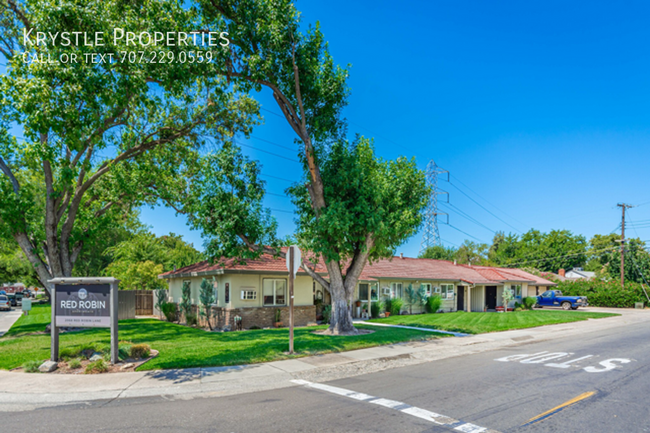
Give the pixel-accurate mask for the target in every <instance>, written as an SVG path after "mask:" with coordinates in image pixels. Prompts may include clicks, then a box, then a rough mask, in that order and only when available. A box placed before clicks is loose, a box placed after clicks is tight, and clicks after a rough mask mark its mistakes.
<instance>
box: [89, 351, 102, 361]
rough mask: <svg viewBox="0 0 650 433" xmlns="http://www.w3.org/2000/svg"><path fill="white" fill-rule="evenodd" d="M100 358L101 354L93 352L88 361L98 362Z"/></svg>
mask: <svg viewBox="0 0 650 433" xmlns="http://www.w3.org/2000/svg"><path fill="white" fill-rule="evenodd" d="M102 358H103V356H102V354H101V353H97V352H95V353H93V356H91V357H90V359H89V361H90V362H95V361H97V360H100V359H102Z"/></svg>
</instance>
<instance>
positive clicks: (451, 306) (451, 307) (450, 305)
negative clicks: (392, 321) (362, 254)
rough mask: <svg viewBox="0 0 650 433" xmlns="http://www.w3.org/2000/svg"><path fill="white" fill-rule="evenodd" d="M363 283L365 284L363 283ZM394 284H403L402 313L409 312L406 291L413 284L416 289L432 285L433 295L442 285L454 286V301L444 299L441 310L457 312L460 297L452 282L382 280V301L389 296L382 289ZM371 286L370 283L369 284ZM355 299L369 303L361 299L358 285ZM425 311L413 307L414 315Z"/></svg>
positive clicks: (380, 284) (380, 281)
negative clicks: (457, 299) (457, 298)
mask: <svg viewBox="0 0 650 433" xmlns="http://www.w3.org/2000/svg"><path fill="white" fill-rule="evenodd" d="M362 283H363V282H362ZM393 283H401V284H402V296H401V298H402V299H403V300H404V306H403V307H402V311H409V306H408V304H406V299H405V298H406V289H407V288H408V285H409V284H412V285H413V287H414V288H416V289H418V288H419V287H420V284H424V283H428V284H431V291H432V294H436V293H435V287H440V285H441V284H452V285H453V286H454V297H453V298H452V299H444V300H443V301H442V304H441V306H440V309H441V310H443V311H456V297H457V296H458V286H457V285H456V284H457V283H454V282H450V281H437V280H417V281H412V280H411V281H405V280H399V279H381V280H379V298H380V299H382V300H383V299H387V298H388V296H386V295H382V293H381V292H382V288H384V287H392V285H393ZM369 284H370V283H369ZM354 299H355V300H360V301H361V302H367V299H360V298H359V284H357V288H356V290H355V293H354ZM423 311H424V309H423V308H422V307H420V306H418V305H413V313H421V312H423Z"/></svg>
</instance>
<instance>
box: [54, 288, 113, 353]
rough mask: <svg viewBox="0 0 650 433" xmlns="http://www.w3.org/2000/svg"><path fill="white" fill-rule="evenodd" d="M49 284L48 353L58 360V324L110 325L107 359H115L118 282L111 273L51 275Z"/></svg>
mask: <svg viewBox="0 0 650 433" xmlns="http://www.w3.org/2000/svg"><path fill="white" fill-rule="evenodd" d="M49 283H51V284H53V288H52V289H51V290H52V293H51V299H52V323H51V324H50V330H51V336H52V341H51V350H50V352H51V356H50V359H51V360H52V361H54V362H57V361H58V360H59V328H60V327H75V328H77V327H84V328H110V329H111V363H113V364H116V363H117V362H118V359H119V358H118V341H119V340H118V333H117V327H118V322H117V320H118V294H117V289H118V283H119V280H116V279H115V278H111V277H98V278H94V277H85V278H55V279H53V280H50V281H49Z"/></svg>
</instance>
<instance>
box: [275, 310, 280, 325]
mask: <svg viewBox="0 0 650 433" xmlns="http://www.w3.org/2000/svg"><path fill="white" fill-rule="evenodd" d="M280 322H282V310H280V309H279V308H278V309H276V310H275V323H280Z"/></svg>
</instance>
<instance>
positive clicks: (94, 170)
mask: <svg viewBox="0 0 650 433" xmlns="http://www.w3.org/2000/svg"><path fill="white" fill-rule="evenodd" d="M0 14H1V16H0V20H1V21H0V53H1V54H2V55H3V56H4V58H5V59H4V60H5V61H6V62H7V63H8V67H7V70H6V73H5V74H4V75H3V76H2V77H1V80H0V230H1V231H2V234H3V236H11V237H12V238H13V239H14V240H15V242H16V243H17V244H18V245H19V246H20V248H21V249H22V251H23V253H24V254H25V256H26V257H27V259H28V260H29V262H30V263H31V264H32V266H33V268H34V270H35V272H36V274H37V275H38V278H39V279H40V281H41V283H42V284H43V285H44V286H46V287H47V285H48V284H47V281H48V280H49V279H51V278H53V277H61V276H70V275H72V274H73V269H74V267H75V264H76V262H77V260H78V258H79V257H80V254H81V253H82V250H83V248H84V245H87V244H88V243H89V242H92V239H93V238H94V237H96V236H100V235H101V233H102V230H105V229H106V227H107V226H109V225H110V222H111V221H115V220H116V219H117V218H118V216H119V215H120V214H125V213H129V212H131V211H132V210H133V209H134V208H136V207H137V206H140V205H141V204H143V203H155V202H157V201H158V200H163V201H165V202H170V201H172V200H173V199H174V198H175V196H174V193H175V192H176V191H179V190H181V189H182V186H183V182H184V179H183V178H182V177H179V176H178V173H179V172H180V171H181V170H182V169H183V167H191V166H193V165H194V164H195V162H196V160H197V159H198V157H199V153H200V149H201V148H202V146H203V144H204V137H210V139H211V140H212V141H213V142H215V141H216V142H219V141H221V140H222V139H226V138H229V137H231V136H233V135H234V134H235V133H237V132H240V131H243V132H247V131H248V127H249V125H250V124H251V123H252V122H253V118H254V116H255V113H256V110H257V106H256V104H255V103H254V102H253V101H252V100H250V99H249V98H247V97H245V96H241V95H238V94H237V88H236V86H232V85H231V83H229V82H227V80H225V79H224V78H223V77H218V76H214V75H211V74H208V73H206V64H204V63H203V64H199V63H198V62H195V63H189V62H187V63H180V62H176V63H166V64H164V65H161V64H159V63H149V62H141V61H136V62H129V61H127V62H99V63H93V62H91V61H87V60H86V61H80V62H77V63H62V62H57V61H54V62H52V63H48V62H44V63H41V62H24V61H23V59H24V57H23V55H22V54H23V53H27V54H28V55H29V56H33V55H39V56H49V57H50V58H51V59H55V60H56V59H59V58H60V55H61V54H65V55H68V56H70V55H73V54H74V55H76V56H77V58H79V59H83V58H84V55H86V54H89V53H92V52H95V53H100V54H107V53H119V52H121V51H133V49H134V47H133V46H132V45H128V43H127V42H126V41H125V40H124V39H122V40H118V41H117V42H116V43H114V41H113V40H112V38H106V39H105V41H104V45H103V46H93V47H88V46H86V45H84V44H79V45H74V44H73V45H70V46H62V45H60V44H46V45H43V44H38V45H37V44H34V36H35V33H33V32H35V31H39V32H51V33H52V34H55V33H57V32H64V31H68V32H70V31H77V32H87V33H89V34H94V33H95V32H100V31H102V32H104V34H106V35H112V34H113V29H114V28H122V29H126V30H128V31H133V32H136V33H139V32H141V31H146V32H149V33H153V32H162V33H163V34H165V33H167V32H176V31H179V30H182V31H188V29H189V30H200V25H201V23H200V18H199V17H198V15H197V14H196V11H195V9H194V8H187V7H186V5H185V4H184V2H182V1H173V0H169V1H154V0H141V1H137V2H125V1H121V0H106V1H86V0H84V1H81V0H71V1H66V0H58V1H54V2H51V1H44V0H23V1H19V0H0ZM30 32H32V33H30ZM24 33H27V34H29V35H30V36H28V37H27V38H26V39H24V38H23V34H24ZM136 48H137V47H136ZM158 48H160V51H164V52H165V53H173V54H175V55H178V54H179V52H180V51H184V50H192V49H195V48H192V47H182V46H165V47H162V48H161V47H158ZM15 131H19V133H18V134H16V133H15Z"/></svg>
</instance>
